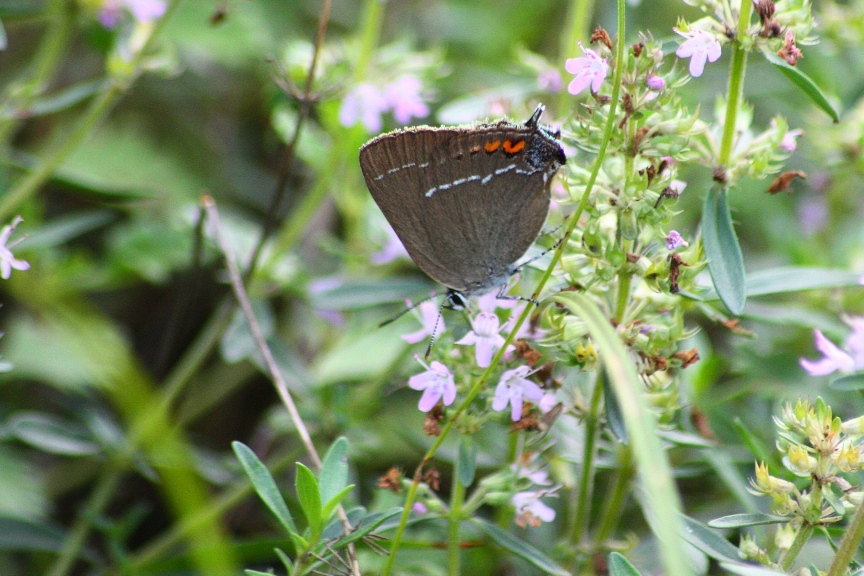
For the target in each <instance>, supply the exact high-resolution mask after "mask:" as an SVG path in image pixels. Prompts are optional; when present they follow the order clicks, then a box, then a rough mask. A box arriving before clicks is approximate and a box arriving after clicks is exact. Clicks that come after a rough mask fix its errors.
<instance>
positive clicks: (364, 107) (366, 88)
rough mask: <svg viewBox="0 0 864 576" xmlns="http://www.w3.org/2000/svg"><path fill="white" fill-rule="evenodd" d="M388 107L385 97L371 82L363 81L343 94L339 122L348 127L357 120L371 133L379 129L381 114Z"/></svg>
mask: <svg viewBox="0 0 864 576" xmlns="http://www.w3.org/2000/svg"><path fill="white" fill-rule="evenodd" d="M389 107H390V105H389V103H388V102H387V98H386V97H385V96H384V94H382V93H381V91H380V90H378V88H376V87H375V86H373V85H372V84H368V83H363V84H358V85H357V86H354V88H353V89H352V90H351V91H350V92H348V94H346V95H345V99H344V100H342V107H341V108H339V123H340V124H342V125H343V126H345V127H346V128H350V127H352V126H354V125H355V124H357V122H358V121H360V122H362V123H363V126H365V127H366V130H367V131H369V132H372V133H375V132H380V131H381V114H383V113H384V112H385V111H386V110H387V109H388V108H389Z"/></svg>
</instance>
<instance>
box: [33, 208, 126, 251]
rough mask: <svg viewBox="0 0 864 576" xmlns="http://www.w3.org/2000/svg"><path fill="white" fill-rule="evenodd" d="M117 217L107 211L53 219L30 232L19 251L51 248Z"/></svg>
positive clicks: (76, 213) (73, 214) (80, 213)
mask: <svg viewBox="0 0 864 576" xmlns="http://www.w3.org/2000/svg"><path fill="white" fill-rule="evenodd" d="M116 218H117V216H116V215H115V214H113V213H112V212H109V211H107V210H97V211H89V210H88V211H86V212H85V211H82V212H75V213H72V214H68V215H66V216H60V217H59V218H54V219H52V220H49V221H48V222H46V223H45V224H43V225H42V226H41V227H40V228H38V229H36V230H34V231H33V232H30V233H29V235H28V236H27V238H25V239H24V240H22V241H21V249H24V250H31V249H33V248H41V249H45V248H53V247H55V246H61V245H63V244H66V243H67V242H69V241H70V240H72V239H74V238H77V237H78V236H81V235H82V234H86V233H87V232H91V231H93V230H95V229H96V228H101V227H102V226H104V225H106V224H108V223H109V222H111V221H113V220H115V219H116Z"/></svg>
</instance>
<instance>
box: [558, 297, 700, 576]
mask: <svg viewBox="0 0 864 576" xmlns="http://www.w3.org/2000/svg"><path fill="white" fill-rule="evenodd" d="M553 300H554V301H556V302H558V303H560V304H563V305H564V307H565V308H567V309H568V310H570V312H572V313H573V314H575V315H576V316H578V317H579V319H580V320H581V321H582V322H584V323H585V327H586V328H587V329H588V333H589V334H590V335H591V338H592V339H593V341H594V343H595V345H596V347H597V350H598V352H599V355H600V360H601V361H602V362H603V369H604V370H605V372H606V374H607V376H608V382H609V384H610V385H611V387H612V388H613V390H614V392H615V398H616V399H617V401H618V406H619V407H620V409H621V415H622V416H623V421H624V424H625V425H626V427H627V436H628V438H629V440H630V446H631V448H632V450H633V454H634V457H635V460H636V469H637V470H638V471H639V475H640V480H641V482H642V486H643V488H644V490H645V494H646V496H647V497H646V498H645V499H644V501H645V503H646V507H647V508H648V509H649V510H650V512H651V513H652V514H653V517H654V521H653V522H652V523H651V527H652V531H653V532H654V534H655V535H656V536H657V538H658V540H659V542H660V550H661V553H662V558H663V563H664V569H665V570H664V571H665V573H666V574H669V575H676V576H677V575H679V574H689V573H690V566H689V564H688V561H687V557H686V554H685V553H684V547H683V542H682V541H681V538H679V537H678V536H677V535H678V534H680V533H681V532H682V531H683V527H682V526H681V518H680V517H679V514H680V510H681V502H680V500H679V498H678V492H677V491H676V489H675V482H674V481H673V479H672V470H671V467H670V466H669V461H668V459H667V457H666V453H665V452H664V451H663V448H662V446H661V444H660V439H659V438H658V437H657V424H656V419H655V416H654V413H653V412H652V411H651V409H650V408H649V407H648V401H647V399H646V398H645V387H644V385H643V384H642V380H641V379H640V378H639V375H638V373H637V371H636V367H635V366H634V365H633V362H632V361H631V360H630V355H629V353H628V351H627V349H626V348H625V346H624V343H623V342H622V341H621V338H620V336H619V335H618V333H617V332H616V331H615V329H614V328H613V327H612V324H611V322H610V320H609V319H608V318H607V317H606V316H605V315H604V314H603V312H602V311H601V310H600V308H599V307H598V306H597V304H596V303H595V302H594V301H593V300H592V299H590V298H588V297H587V296H586V295H584V294H579V293H576V292H564V293H560V294H558V295H557V296H555V297H554V298H553Z"/></svg>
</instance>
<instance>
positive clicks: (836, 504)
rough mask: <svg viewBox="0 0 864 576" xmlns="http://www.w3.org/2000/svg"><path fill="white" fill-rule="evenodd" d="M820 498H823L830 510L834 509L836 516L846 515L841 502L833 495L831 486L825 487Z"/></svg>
mask: <svg viewBox="0 0 864 576" xmlns="http://www.w3.org/2000/svg"><path fill="white" fill-rule="evenodd" d="M822 497H823V498H825V501H826V502H828V503H829V504H830V505H831V507H832V508H834V512H835V513H836V514H837V515H838V516H841V517H842V516H843V515H845V514H846V508H845V507H844V506H843V501H842V500H840V498H839V497H838V496H837V494H835V493H834V490H832V488H831V486H830V485H829V486H826V487H825V489H823V490H822Z"/></svg>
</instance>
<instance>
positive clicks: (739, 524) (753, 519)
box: [708, 513, 789, 528]
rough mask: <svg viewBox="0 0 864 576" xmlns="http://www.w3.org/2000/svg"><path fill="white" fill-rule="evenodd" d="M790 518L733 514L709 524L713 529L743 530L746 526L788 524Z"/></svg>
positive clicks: (757, 514)
mask: <svg viewBox="0 0 864 576" xmlns="http://www.w3.org/2000/svg"><path fill="white" fill-rule="evenodd" d="M788 521H789V518H786V517H785V516H777V515H775V514H760V513H755V514H731V515H729V516H723V517H722V518H717V519H715V520H711V521H710V522H708V526H710V527H711V528H743V527H745V526H759V525H761V524H780V523H783V522H788Z"/></svg>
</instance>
